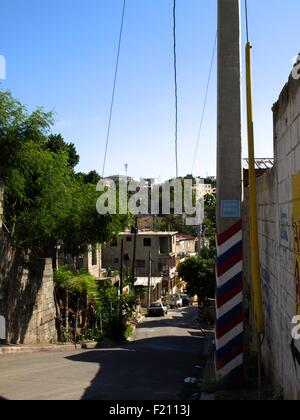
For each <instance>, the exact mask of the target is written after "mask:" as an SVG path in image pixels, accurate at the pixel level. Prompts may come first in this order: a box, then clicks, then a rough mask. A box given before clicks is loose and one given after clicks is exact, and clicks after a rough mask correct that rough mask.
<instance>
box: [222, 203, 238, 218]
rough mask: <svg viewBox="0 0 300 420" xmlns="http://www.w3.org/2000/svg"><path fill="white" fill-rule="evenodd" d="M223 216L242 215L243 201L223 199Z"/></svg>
mask: <svg viewBox="0 0 300 420" xmlns="http://www.w3.org/2000/svg"><path fill="white" fill-rule="evenodd" d="M221 217H241V202H240V201H239V200H223V201H222V202H221Z"/></svg>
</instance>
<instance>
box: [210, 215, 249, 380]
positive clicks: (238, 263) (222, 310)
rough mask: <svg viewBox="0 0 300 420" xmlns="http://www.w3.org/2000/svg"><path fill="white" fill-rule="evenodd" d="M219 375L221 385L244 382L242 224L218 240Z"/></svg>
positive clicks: (217, 351)
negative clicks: (222, 382) (223, 382)
mask: <svg viewBox="0 0 300 420" xmlns="http://www.w3.org/2000/svg"><path fill="white" fill-rule="evenodd" d="M216 277H217V293H216V294H217V295H216V306H217V308H216V309H217V320H216V373H217V379H218V380H219V381H225V382H228V383H230V384H238V383H240V382H241V381H242V378H243V339H244V337H243V335H244V334H243V333H244V326H243V241H242V221H239V222H238V223H236V224H235V225H234V226H232V227H231V228H230V229H228V230H227V231H226V232H224V233H222V234H220V235H218V237H217V264H216Z"/></svg>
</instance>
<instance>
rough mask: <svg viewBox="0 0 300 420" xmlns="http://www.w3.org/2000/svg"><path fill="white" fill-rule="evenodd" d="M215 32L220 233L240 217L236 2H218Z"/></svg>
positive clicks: (240, 145) (237, 25)
mask: <svg viewBox="0 0 300 420" xmlns="http://www.w3.org/2000/svg"><path fill="white" fill-rule="evenodd" d="M218 31H219V34H218V150H217V177H218V178H217V180H218V182H217V226H218V233H219V234H220V233H222V232H224V231H226V230H227V229H228V228H230V227H231V226H232V225H233V224H234V223H236V222H237V220H238V219H239V218H240V214H238V211H236V213H235V214H234V210H235V206H237V205H238V204H237V203H240V202H241V195H242V191H241V178H242V166H241V165H242V134H241V133H242V125H241V46H240V2H239V0H218ZM234 201H235V203H234ZM222 207H223V212H222ZM236 210H237V209H236ZM233 214H234V217H230V216H231V215H233Z"/></svg>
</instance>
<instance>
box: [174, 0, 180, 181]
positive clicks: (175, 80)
mask: <svg viewBox="0 0 300 420" xmlns="http://www.w3.org/2000/svg"><path fill="white" fill-rule="evenodd" d="M173 58H174V87H175V167H176V178H178V176H179V167H178V83H177V40H176V0H174V1H173Z"/></svg>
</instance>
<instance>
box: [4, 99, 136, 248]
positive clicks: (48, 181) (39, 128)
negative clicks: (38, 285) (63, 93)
mask: <svg viewBox="0 0 300 420" xmlns="http://www.w3.org/2000/svg"><path fill="white" fill-rule="evenodd" d="M52 124H53V115H52V114H51V113H46V112H45V111H44V110H43V109H42V108H38V109H36V110H34V111H33V112H29V111H28V110H27V109H26V107H25V106H23V105H22V104H21V103H20V102H19V101H17V100H15V99H14V98H13V97H12V95H11V93H9V92H0V150H1V154H0V177H1V178H2V179H3V181H4V185H5V190H4V224H5V228H6V230H7V231H8V232H9V233H10V235H11V238H12V240H13V243H14V244H15V245H16V246H19V247H22V248H24V249H25V250H26V251H28V250H30V252H31V254H35V255H37V256H51V255H53V254H54V248H55V246H56V244H57V243H58V242H63V243H64V245H65V247H66V248H67V250H68V252H69V253H71V254H73V255H74V256H76V255H79V254H80V253H82V251H83V250H84V249H85V247H86V244H96V243H99V242H104V241H106V240H110V239H111V237H112V236H115V235H117V234H118V233H119V232H120V231H121V230H122V229H124V227H125V226H127V222H128V217H127V216H124V217H119V216H100V215H99V214H98V213H97V211H96V202H97V198H98V193H97V192H96V188H95V182H94V181H95V180H96V179H98V174H97V173H96V172H95V171H92V172H90V173H89V174H87V175H86V176H85V175H84V174H83V176H77V175H75V174H74V170H73V169H74V167H75V166H76V165H77V163H78V161H79V156H78V154H77V152H76V149H75V146H74V144H72V143H66V142H65V141H64V139H63V137H62V136H61V135H59V134H58V135H52V134H51V133H50V129H51V127H52Z"/></svg>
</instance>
